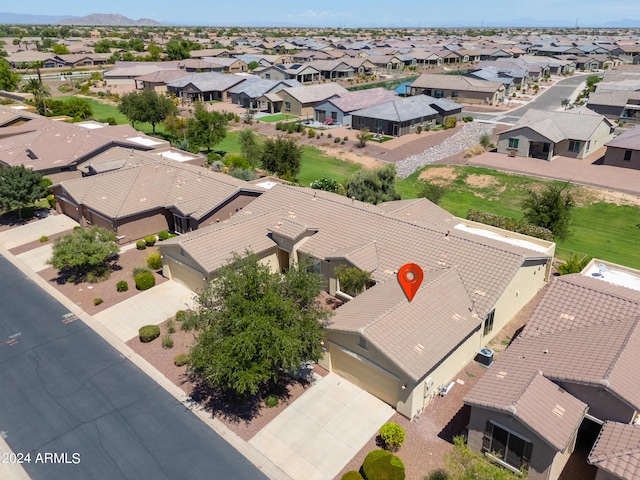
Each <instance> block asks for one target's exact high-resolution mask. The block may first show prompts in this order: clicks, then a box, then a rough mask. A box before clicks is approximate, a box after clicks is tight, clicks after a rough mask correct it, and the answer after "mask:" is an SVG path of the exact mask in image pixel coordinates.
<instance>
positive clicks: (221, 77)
mask: <svg viewBox="0 0 640 480" xmlns="http://www.w3.org/2000/svg"><path fill="white" fill-rule="evenodd" d="M246 79H247V77H245V76H242V75H235V74H232V75H229V74H225V73H218V72H200V73H192V74H190V75H186V76H184V77H180V78H177V79H175V80H172V81H170V82H167V86H168V87H172V88H184V87H186V86H187V85H189V84H192V85H193V86H194V87H196V88H197V89H198V90H200V91H201V92H211V91H221V92H224V91H225V90H229V89H230V88H233V87H234V86H235V85H237V84H239V83H241V82H244V81H245V80H246Z"/></svg>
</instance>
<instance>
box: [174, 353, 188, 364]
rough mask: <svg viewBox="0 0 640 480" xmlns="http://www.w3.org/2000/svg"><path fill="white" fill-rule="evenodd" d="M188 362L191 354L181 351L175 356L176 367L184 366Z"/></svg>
mask: <svg viewBox="0 0 640 480" xmlns="http://www.w3.org/2000/svg"><path fill="white" fill-rule="evenodd" d="M187 363H189V355H187V354H186V353H180V354H178V355H176V356H175V357H173V364H174V365H175V366H176V367H183V366H184V365H186V364H187Z"/></svg>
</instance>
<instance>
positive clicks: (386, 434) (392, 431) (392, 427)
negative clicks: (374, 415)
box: [380, 422, 405, 452]
mask: <svg viewBox="0 0 640 480" xmlns="http://www.w3.org/2000/svg"><path fill="white" fill-rule="evenodd" d="M404 437H405V432H404V428H402V427H401V426H400V425H398V424H397V423H395V422H387V423H385V424H384V425H383V426H382V427H380V438H382V441H383V442H384V446H385V448H386V449H387V450H391V451H392V452H395V451H397V450H398V449H399V448H400V447H401V446H402V444H403V443H404Z"/></svg>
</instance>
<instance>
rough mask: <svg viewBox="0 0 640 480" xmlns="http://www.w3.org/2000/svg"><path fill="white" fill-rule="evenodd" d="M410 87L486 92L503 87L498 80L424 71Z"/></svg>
mask: <svg viewBox="0 0 640 480" xmlns="http://www.w3.org/2000/svg"><path fill="white" fill-rule="evenodd" d="M411 87H417V88H442V89H447V90H451V89H456V90H462V91H471V92H487V93H494V92H495V91H497V90H499V89H500V88H503V86H502V83H500V82H487V81H486V80H480V79H477V78H471V77H464V76H462V75H440V74H435V73H425V74H422V75H420V76H419V77H418V78H417V79H416V80H414V82H413V83H412V84H411Z"/></svg>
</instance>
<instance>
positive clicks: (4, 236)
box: [0, 215, 78, 250]
mask: <svg viewBox="0 0 640 480" xmlns="http://www.w3.org/2000/svg"><path fill="white" fill-rule="evenodd" d="M77 226H78V222H76V221H75V220H72V219H71V218H69V217H67V216H66V215H49V216H48V217H47V218H43V219H42V220H37V221H35V222H31V223H28V224H26V225H22V226H20V227H15V228H11V229H9V230H5V231H4V232H0V245H2V246H3V247H4V248H6V249H7V250H11V249H12V248H14V247H18V246H20V245H24V244H25V243H30V242H34V241H36V240H39V239H40V237H42V236H43V235H46V236H49V235H53V234H54V233H59V232H64V231H65V230H71V229H72V228H73V227H77Z"/></svg>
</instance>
